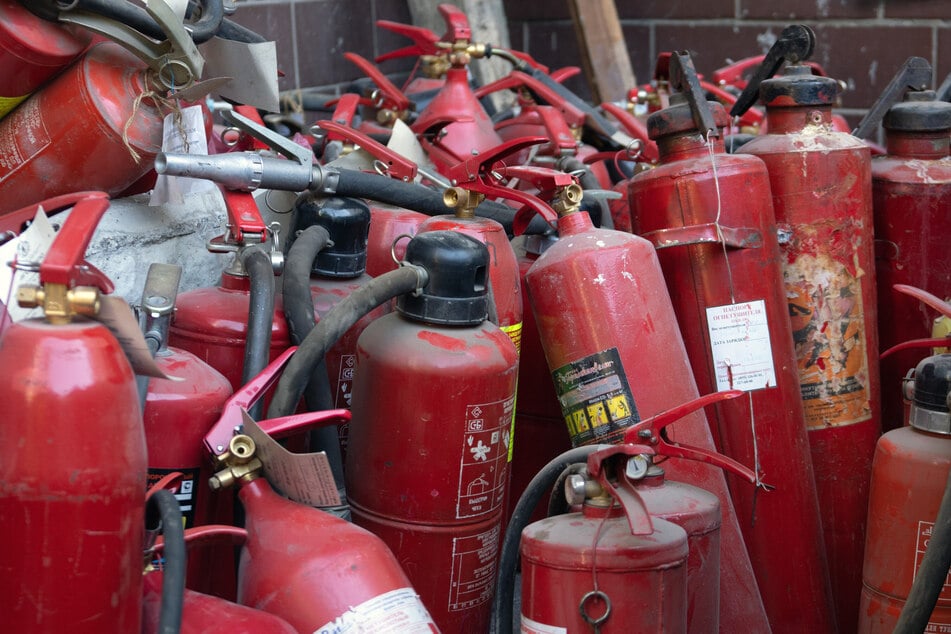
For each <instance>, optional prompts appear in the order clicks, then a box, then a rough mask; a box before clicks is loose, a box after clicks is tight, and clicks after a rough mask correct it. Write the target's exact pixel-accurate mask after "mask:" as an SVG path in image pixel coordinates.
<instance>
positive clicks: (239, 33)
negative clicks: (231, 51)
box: [218, 18, 268, 44]
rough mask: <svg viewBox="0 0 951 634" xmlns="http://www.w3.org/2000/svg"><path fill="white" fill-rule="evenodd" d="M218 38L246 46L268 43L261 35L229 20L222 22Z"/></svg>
mask: <svg viewBox="0 0 951 634" xmlns="http://www.w3.org/2000/svg"><path fill="white" fill-rule="evenodd" d="M218 37H220V38H221V39H223V40H233V41H235V42H245V43H246V44H260V43H262V42H267V41H268V40H267V38H266V37H264V36H263V35H261V34H260V33H258V32H256V31H252V30H251V29H249V28H247V27H245V26H241V25H240V24H238V23H237V22H235V21H233V20H229V19H227V18H225V19H224V20H222V21H221V27H220V28H219V29H218Z"/></svg>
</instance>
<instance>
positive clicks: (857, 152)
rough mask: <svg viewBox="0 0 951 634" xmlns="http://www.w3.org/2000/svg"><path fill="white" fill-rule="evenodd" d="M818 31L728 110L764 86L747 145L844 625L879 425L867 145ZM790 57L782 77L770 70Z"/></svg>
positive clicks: (795, 30) (851, 606) (804, 33)
mask: <svg viewBox="0 0 951 634" xmlns="http://www.w3.org/2000/svg"><path fill="white" fill-rule="evenodd" d="M814 42H815V34H814V33H812V31H811V30H810V29H809V28H808V27H805V26H800V25H794V26H790V27H787V28H786V29H784V30H783V32H782V34H781V35H780V37H779V39H778V40H777V42H776V44H774V45H773V47H772V48H771V49H770V52H769V53H768V54H767V55H766V59H765V61H764V62H763V65H762V66H761V67H760V69H759V71H758V72H757V74H756V76H755V77H754V78H753V80H751V81H750V83H749V85H747V87H746V90H745V91H744V92H743V94H742V95H741V96H740V98H739V99H738V100H737V102H736V104H735V105H734V107H733V109H732V110H731V111H730V113H731V114H733V115H737V114H739V113H741V112H743V111H744V110H745V109H746V108H748V107H749V106H750V105H751V104H752V103H753V101H755V99H756V95H757V93H758V94H759V96H760V99H761V100H762V101H763V103H764V104H765V106H766V119H767V124H768V127H769V133H768V134H766V135H763V136H759V137H757V138H755V139H753V140H752V141H750V142H749V143H747V144H746V145H744V146H743V148H742V149H743V152H747V153H749V154H753V155H755V156H758V157H759V158H761V159H762V160H763V161H764V162H765V163H766V169H767V170H768V171H769V180H770V188H771V190H772V194H773V206H774V209H775V212H776V221H777V223H778V225H779V227H780V229H781V230H784V231H786V232H787V235H788V239H786V240H785V241H784V242H785V244H783V250H784V252H785V258H786V261H785V263H784V268H783V276H784V280H785V285H786V293H787V297H788V304H789V312H790V317H791V320H792V328H793V339H794V341H795V345H796V355H797V357H798V359H799V380H800V388H801V390H802V395H803V402H804V406H805V407H804V409H805V417H806V427H807V429H808V433H809V441H810V444H811V445H812V462H813V468H814V470H815V475H816V490H817V493H818V496H819V510H820V513H821V514H822V522H823V530H824V533H825V545H826V556H827V558H828V562H829V573H830V576H831V581H832V591H833V597H834V601H835V608H836V619H837V621H838V623H839V630H840V631H843V632H850V631H853V630H854V629H855V614H856V608H857V606H858V600H859V594H860V592H861V577H860V573H859V570H860V565H859V562H860V561H861V558H862V545H863V544H864V541H865V520H866V513H867V511H868V485H869V478H870V477H871V466H872V454H873V453H874V449H875V442H876V440H877V439H878V436H879V434H880V433H881V419H880V412H879V409H880V408H879V402H880V400H881V390H880V385H879V372H878V363H877V359H876V358H875V354H876V351H877V350H878V336H877V329H876V326H875V324H876V310H877V303H876V297H875V268H874V266H875V261H874V259H873V256H874V254H873V242H872V183H871V167H870V153H869V149H868V147H867V146H866V145H865V144H864V143H861V142H860V141H858V139H856V138H854V137H852V136H851V135H848V134H844V133H841V132H835V131H834V130H833V128H832V123H831V116H832V103H833V101H834V99H835V96H836V93H837V92H838V83H837V82H836V81H835V80H834V79H831V78H828V77H817V76H815V75H813V74H812V72H811V70H810V68H809V67H808V66H806V65H804V64H801V63H799V62H800V61H801V60H804V59H806V58H808V57H809V55H810V54H811V52H812V48H813V46H814ZM783 61H788V62H790V64H789V65H787V66H786V69H785V74H784V75H783V76H782V77H779V78H775V79H768V77H770V76H772V74H773V73H775V72H776V70H777V69H778V68H779V66H780V65H781V64H782V62H783Z"/></svg>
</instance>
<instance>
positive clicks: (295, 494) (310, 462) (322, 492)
mask: <svg viewBox="0 0 951 634" xmlns="http://www.w3.org/2000/svg"><path fill="white" fill-rule="evenodd" d="M242 417H243V418H244V433H245V434H247V435H248V436H250V437H251V440H253V441H254V444H255V445H257V450H256V455H257V457H258V458H260V459H261V462H262V463H263V464H264V476H265V477H266V478H267V481H268V482H270V483H271V485H272V486H273V487H274V488H275V489H277V490H279V491H280V492H281V493H282V494H284V497H286V498H288V499H289V500H293V501H294V502H299V503H301V504H306V505H307V506H339V505H340V493H339V492H338V491H337V485H336V484H335V483H334V476H333V472H332V471H331V470H330V463H329V462H328V461H327V454H325V453H324V452H322V451H321V452H318V453H300V454H298V453H291V452H290V451H288V450H287V449H284V447H282V446H281V445H280V443H278V442H277V441H276V440H274V439H273V438H271V437H270V436H269V435H268V434H267V433H265V432H264V430H262V429H261V427H260V426H258V424H257V423H255V422H254V419H252V418H251V417H250V416H248V413H247V412H242Z"/></svg>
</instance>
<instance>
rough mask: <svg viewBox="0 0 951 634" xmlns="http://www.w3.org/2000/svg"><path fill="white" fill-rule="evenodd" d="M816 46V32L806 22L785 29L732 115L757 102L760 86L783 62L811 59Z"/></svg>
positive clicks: (743, 93)
mask: <svg viewBox="0 0 951 634" xmlns="http://www.w3.org/2000/svg"><path fill="white" fill-rule="evenodd" d="M815 47H816V34H815V32H814V31H813V30H812V29H811V28H809V27H808V26H806V25H805V24H791V25H789V26H787V27H786V28H785V29H783V31H782V33H780V34H779V38H778V39H777V40H776V41H775V42H774V43H773V45H772V46H771V47H770V49H769V51H768V52H767V53H766V55H765V57H763V62H762V63H761V64H760V65H759V68H757V69H756V72H755V73H754V74H753V76H752V77H751V78H750V81H749V83H748V84H747V85H746V88H744V89H743V92H742V94H740V96H739V97H738V98H737V100H736V103H734V104H733V108H731V109H730V116H733V117H738V116H740V115H741V114H743V113H744V112H746V111H747V110H749V109H750V107H751V106H752V105H753V104H754V103H756V100H757V98H758V97H759V87H760V84H761V83H763V81H765V80H767V79H769V78H770V77H772V76H773V75H775V74H776V71H777V70H779V67H780V66H782V65H783V62H789V63H792V64H797V63H799V62H804V61H805V60H807V59H809V57H810V56H811V55H812V52H813V50H814V49H815Z"/></svg>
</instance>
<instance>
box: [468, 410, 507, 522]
mask: <svg viewBox="0 0 951 634" xmlns="http://www.w3.org/2000/svg"><path fill="white" fill-rule="evenodd" d="M514 410H515V396H514V395H512V396H510V397H509V398H507V399H505V400H503V401H495V402H494V403H480V404H478V405H468V406H466V422H465V433H464V434H463V437H462V452H461V453H462V459H461V464H460V466H459V496H458V498H457V499H458V502H457V503H456V518H457V519H463V518H472V517H480V516H483V515H488V514H489V513H492V512H493V511H495V510H497V509H499V508H500V507H501V506H502V502H503V498H504V497H505V484H506V480H507V478H508V470H509V461H508V453H509V444H510V443H511V442H512V413H513V411H514Z"/></svg>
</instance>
